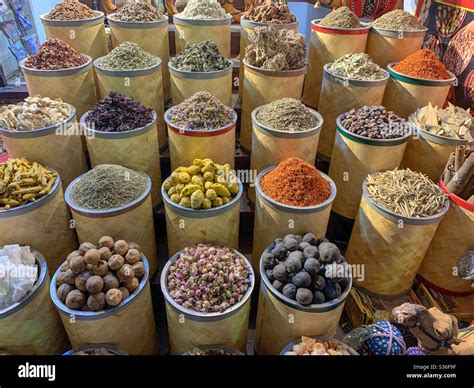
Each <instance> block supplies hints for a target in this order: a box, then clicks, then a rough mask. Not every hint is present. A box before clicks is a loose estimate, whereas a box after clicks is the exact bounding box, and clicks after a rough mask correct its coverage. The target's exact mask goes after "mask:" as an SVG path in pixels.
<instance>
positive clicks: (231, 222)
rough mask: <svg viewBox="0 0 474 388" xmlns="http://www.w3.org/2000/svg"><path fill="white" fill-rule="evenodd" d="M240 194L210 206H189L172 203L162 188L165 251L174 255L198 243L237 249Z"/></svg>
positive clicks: (240, 189) (241, 187) (240, 190)
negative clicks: (212, 206)
mask: <svg viewBox="0 0 474 388" xmlns="http://www.w3.org/2000/svg"><path fill="white" fill-rule="evenodd" d="M238 184H239V193H238V194H237V195H236V196H235V197H234V198H232V199H231V200H230V201H229V202H228V203H226V204H225V205H222V206H220V207H215V208H211V209H198V210H196V209H189V208H187V207H184V206H181V205H179V204H177V203H174V202H173V201H172V200H171V199H170V198H169V197H168V193H167V192H166V190H165V189H164V187H162V188H161V195H162V197H163V202H164V204H165V215H166V234H167V237H168V254H169V256H172V255H174V254H175V253H176V252H179V251H180V250H182V249H184V248H185V247H188V246H191V245H196V244H200V243H210V244H218V245H222V246H226V247H230V248H235V249H237V248H238V247H239V225H240V198H241V197H242V193H243V186H242V182H240V180H239V181H238Z"/></svg>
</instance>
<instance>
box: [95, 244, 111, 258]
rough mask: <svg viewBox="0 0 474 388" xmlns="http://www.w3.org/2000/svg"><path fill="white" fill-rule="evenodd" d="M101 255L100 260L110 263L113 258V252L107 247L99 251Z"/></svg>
mask: <svg viewBox="0 0 474 388" xmlns="http://www.w3.org/2000/svg"><path fill="white" fill-rule="evenodd" d="M98 251H99V253H100V259H101V260H105V261H108V260H109V259H110V258H111V257H112V252H111V251H110V249H109V248H107V247H102V248H99V249H98Z"/></svg>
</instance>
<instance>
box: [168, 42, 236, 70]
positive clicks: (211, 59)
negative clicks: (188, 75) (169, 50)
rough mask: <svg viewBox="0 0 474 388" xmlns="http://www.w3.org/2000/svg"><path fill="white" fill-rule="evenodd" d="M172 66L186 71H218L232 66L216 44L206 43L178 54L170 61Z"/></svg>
mask: <svg viewBox="0 0 474 388" xmlns="http://www.w3.org/2000/svg"><path fill="white" fill-rule="evenodd" d="M170 63H171V66H173V67H174V68H176V69H178V70H184V71H200V72H208V71H218V70H224V69H227V68H228V67H229V66H230V62H229V60H227V59H226V57H224V56H223V55H222V54H221V53H220V52H219V47H217V45H216V44H215V43H214V42H211V41H210V40H206V41H205V42H201V43H196V44H193V45H187V46H186V48H185V49H184V51H182V52H180V53H178V54H176V56H175V57H173V58H171V60H170Z"/></svg>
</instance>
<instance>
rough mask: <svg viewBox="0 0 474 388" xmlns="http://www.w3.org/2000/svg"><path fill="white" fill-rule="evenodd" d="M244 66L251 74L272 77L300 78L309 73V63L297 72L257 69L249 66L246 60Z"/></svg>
mask: <svg viewBox="0 0 474 388" xmlns="http://www.w3.org/2000/svg"><path fill="white" fill-rule="evenodd" d="M243 64H244V67H246V68H248V70H249V71H250V72H253V73H257V74H262V75H268V76H270V77H298V76H300V75H304V74H306V72H307V71H308V64H307V63H305V65H304V66H303V67H302V68H301V69H296V70H268V69H262V68H261V67H257V66H253V65H251V64H249V63H248V62H247V60H246V59H245V58H244V60H243Z"/></svg>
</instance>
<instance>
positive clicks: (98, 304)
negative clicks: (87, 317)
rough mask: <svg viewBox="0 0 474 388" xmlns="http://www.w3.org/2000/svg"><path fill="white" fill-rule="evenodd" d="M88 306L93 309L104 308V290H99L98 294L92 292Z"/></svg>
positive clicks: (88, 299)
mask: <svg viewBox="0 0 474 388" xmlns="http://www.w3.org/2000/svg"><path fill="white" fill-rule="evenodd" d="M87 307H89V309H90V310H91V311H99V310H103V309H104V307H105V294H104V293H103V292H97V293H96V294H91V295H89V297H88V298H87Z"/></svg>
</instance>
